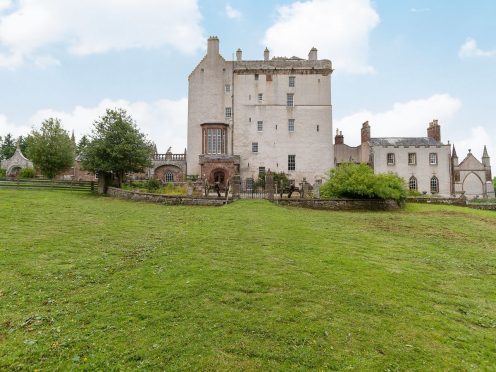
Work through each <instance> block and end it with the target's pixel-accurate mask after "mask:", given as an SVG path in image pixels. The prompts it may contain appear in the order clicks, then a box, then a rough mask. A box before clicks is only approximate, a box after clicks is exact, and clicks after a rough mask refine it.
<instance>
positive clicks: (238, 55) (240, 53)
mask: <svg viewBox="0 0 496 372" xmlns="http://www.w3.org/2000/svg"><path fill="white" fill-rule="evenodd" d="M242 60H243V51H242V50H241V49H240V48H238V50H237V51H236V61H238V62H241V61H242Z"/></svg>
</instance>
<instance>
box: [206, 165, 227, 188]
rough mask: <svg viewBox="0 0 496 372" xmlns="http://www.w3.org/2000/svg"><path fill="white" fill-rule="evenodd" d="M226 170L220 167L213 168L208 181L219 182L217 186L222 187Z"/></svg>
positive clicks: (224, 183)
mask: <svg viewBox="0 0 496 372" xmlns="http://www.w3.org/2000/svg"><path fill="white" fill-rule="evenodd" d="M226 181H227V180H226V172H225V170H224V169H222V168H217V169H214V170H213V171H212V172H210V177H209V183H213V184H216V183H219V186H221V187H223V186H225V185H226Z"/></svg>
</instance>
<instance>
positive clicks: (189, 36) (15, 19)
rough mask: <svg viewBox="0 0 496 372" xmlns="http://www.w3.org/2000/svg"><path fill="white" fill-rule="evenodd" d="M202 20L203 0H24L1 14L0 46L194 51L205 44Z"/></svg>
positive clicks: (83, 51)
mask: <svg viewBox="0 0 496 372" xmlns="http://www.w3.org/2000/svg"><path fill="white" fill-rule="evenodd" d="M0 1H5V0H0ZM0 4H1V3H0ZM5 4H7V3H5ZM200 22H201V14H200V11H199V8H198V4H197V0H167V1H163V0H85V1H66V0H44V1H39V0H23V1H21V2H19V4H18V6H17V8H15V11H13V12H11V13H9V14H6V15H0V46H1V47H4V48H5V49H7V50H9V54H12V55H19V54H20V55H21V56H24V57H29V56H30V55H31V54H33V53H36V52H37V51H38V50H39V49H42V48H47V47H53V46H63V47H65V48H67V50H68V51H69V52H71V53H73V54H76V55H89V54H94V53H105V52H109V51H113V50H124V49H130V48H159V47H163V46H169V47H173V48H175V49H176V50H178V51H180V52H183V53H193V52H195V51H196V50H198V49H199V48H202V47H203V46H204V39H205V38H204V36H203V30H202V27H201V25H200ZM0 58H1V57H0ZM3 59H4V63H3V65H4V66H5V65H6V62H5V61H6V60H8V59H9V57H6V56H5V55H4V57H3ZM33 59H35V58H33ZM15 62H16V61H15ZM16 64H17V63H12V65H16Z"/></svg>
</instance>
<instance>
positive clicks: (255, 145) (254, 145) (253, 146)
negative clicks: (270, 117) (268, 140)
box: [251, 142, 258, 152]
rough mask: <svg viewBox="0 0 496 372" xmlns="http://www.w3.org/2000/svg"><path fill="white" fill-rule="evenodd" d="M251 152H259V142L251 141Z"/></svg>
mask: <svg viewBox="0 0 496 372" xmlns="http://www.w3.org/2000/svg"><path fill="white" fill-rule="evenodd" d="M251 152H258V142H252V143H251Z"/></svg>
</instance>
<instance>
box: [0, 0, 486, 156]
mask: <svg viewBox="0 0 496 372" xmlns="http://www.w3.org/2000/svg"><path fill="white" fill-rule="evenodd" d="M495 15H496V1H494V0H477V1H466V0H436V1H433V0H430V1H428V0H402V1H392V0H375V1H370V0H306V1H305V0H300V1H292V0H278V1H270V0H252V1H242V0H229V1H224V0H79V1H67V0H0V136H1V135H5V134H6V133H7V132H11V133H13V134H15V135H23V134H26V133H28V132H29V131H30V130H31V128H32V127H33V126H34V127H37V126H39V125H40V123H41V121H42V120H43V119H45V118H48V117H52V116H55V117H59V118H60V119H62V121H63V125H64V127H65V128H66V129H67V130H69V131H71V130H74V131H75V134H76V137H80V136H81V135H83V134H85V133H89V132H90V131H91V125H92V122H93V121H94V120H95V119H96V118H98V117H99V116H100V115H102V114H103V113H104V111H105V108H107V107H108V108H113V107H123V108H126V109H127V110H128V111H129V112H130V113H131V115H132V116H133V117H134V118H135V119H136V121H137V122H138V125H139V126H140V128H141V129H142V130H143V131H144V132H146V133H147V134H148V136H149V138H150V139H151V140H153V141H154V142H156V143H157V145H158V148H159V151H163V152H165V150H166V149H167V147H168V146H172V147H173V151H174V152H182V151H183V150H184V147H185V145H186V121H187V91H188V84H187V77H188V74H189V73H190V72H191V71H192V70H193V68H194V67H195V65H196V64H197V63H198V62H199V61H200V59H201V58H202V57H203V55H204V53H205V48H206V39H207V38H208V36H209V35H217V36H218V37H219V38H220V41H221V53H222V54H223V55H224V57H225V58H227V59H231V58H232V55H233V53H234V51H235V50H236V49H237V48H241V49H243V56H244V58H246V59H262V57H263V49H264V48H265V46H267V47H268V48H269V49H270V50H271V53H272V55H278V56H293V55H296V56H301V57H306V56H307V54H308V51H309V49H310V48H311V47H313V46H315V47H317V48H318V49H319V58H328V59H331V60H332V61H333V64H334V68H335V71H334V73H333V79H332V92H333V102H332V103H333V106H334V112H333V113H334V127H335V128H339V129H340V130H342V131H343V134H344V136H345V141H346V142H347V143H348V144H351V145H356V144H358V141H359V128H360V126H361V123H362V122H363V121H365V120H369V122H370V124H371V125H372V135H373V136H424V135H425V132H426V127H427V125H428V123H429V121H431V120H432V119H434V118H436V119H439V121H440V123H441V125H442V136H443V140H444V141H445V142H447V141H448V140H449V141H450V142H451V143H455V145H456V148H457V152H458V155H459V156H460V157H462V156H464V155H465V154H466V152H467V151H468V149H469V148H470V149H472V151H473V152H474V153H475V154H476V155H477V156H480V155H481V153H482V148H483V146H484V145H487V146H488V149H489V151H490V154H491V155H492V160H493V165H494V164H496V125H495V124H496V73H495V71H496V68H495V67H496V22H495V21H494V16H495Z"/></svg>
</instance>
